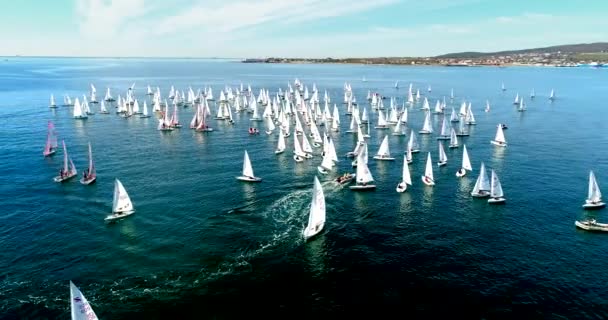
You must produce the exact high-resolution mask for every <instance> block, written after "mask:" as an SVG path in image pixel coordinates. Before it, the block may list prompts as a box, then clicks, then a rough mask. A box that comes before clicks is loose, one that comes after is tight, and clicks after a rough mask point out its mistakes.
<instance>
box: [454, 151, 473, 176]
mask: <svg viewBox="0 0 608 320" xmlns="http://www.w3.org/2000/svg"><path fill="white" fill-rule="evenodd" d="M462 148H463V150H462V168H460V169H459V170H458V171H457V172H456V176H457V177H459V178H460V177H464V176H465V175H466V174H467V170H469V171H473V168H472V167H471V160H470V159H469V153H468V152H467V145H466V144H465V145H463V146H462Z"/></svg>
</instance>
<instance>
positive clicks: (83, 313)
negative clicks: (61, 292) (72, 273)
mask: <svg viewBox="0 0 608 320" xmlns="http://www.w3.org/2000/svg"><path fill="white" fill-rule="evenodd" d="M70 310H71V313H72V320H97V319H98V318H97V315H95V311H93V308H91V304H90V303H89V301H88V300H87V298H85V297H84V295H83V294H82V292H80V289H78V287H76V285H74V283H73V282H72V281H70Z"/></svg>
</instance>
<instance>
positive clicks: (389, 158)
mask: <svg viewBox="0 0 608 320" xmlns="http://www.w3.org/2000/svg"><path fill="white" fill-rule="evenodd" d="M374 159H376V160H385V161H393V160H395V158H391V157H390V156H374Z"/></svg>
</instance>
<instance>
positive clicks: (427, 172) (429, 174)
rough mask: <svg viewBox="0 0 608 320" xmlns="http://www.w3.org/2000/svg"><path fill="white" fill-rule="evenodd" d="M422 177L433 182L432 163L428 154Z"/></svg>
mask: <svg viewBox="0 0 608 320" xmlns="http://www.w3.org/2000/svg"><path fill="white" fill-rule="evenodd" d="M424 176H425V177H427V178H429V179H430V180H431V181H435V178H434V177H433V161H432V160H431V153H430V152H429V154H428V156H427V157H426V168H425V169H424Z"/></svg>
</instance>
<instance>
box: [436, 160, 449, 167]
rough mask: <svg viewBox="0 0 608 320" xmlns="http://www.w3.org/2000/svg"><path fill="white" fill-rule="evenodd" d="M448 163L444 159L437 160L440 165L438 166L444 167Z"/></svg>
mask: <svg viewBox="0 0 608 320" xmlns="http://www.w3.org/2000/svg"><path fill="white" fill-rule="evenodd" d="M446 164H448V162H447V161H443V162H437V166H438V167H443V166H445V165H446Z"/></svg>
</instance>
